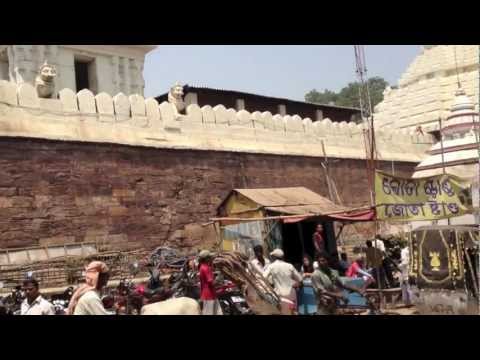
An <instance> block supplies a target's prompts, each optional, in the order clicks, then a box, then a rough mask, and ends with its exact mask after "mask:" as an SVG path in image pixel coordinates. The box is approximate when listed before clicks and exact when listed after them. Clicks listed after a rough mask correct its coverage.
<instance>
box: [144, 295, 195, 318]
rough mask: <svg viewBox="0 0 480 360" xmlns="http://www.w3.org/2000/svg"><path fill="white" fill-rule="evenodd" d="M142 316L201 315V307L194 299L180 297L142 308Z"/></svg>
mask: <svg viewBox="0 0 480 360" xmlns="http://www.w3.org/2000/svg"><path fill="white" fill-rule="evenodd" d="M140 314H141V315H200V314H201V311H200V305H199V303H198V302H197V301H195V300H194V299H191V298H188V297H180V298H173V299H168V300H165V301H160V302H157V303H153V304H148V305H145V306H144V307H142V310H141V313H140Z"/></svg>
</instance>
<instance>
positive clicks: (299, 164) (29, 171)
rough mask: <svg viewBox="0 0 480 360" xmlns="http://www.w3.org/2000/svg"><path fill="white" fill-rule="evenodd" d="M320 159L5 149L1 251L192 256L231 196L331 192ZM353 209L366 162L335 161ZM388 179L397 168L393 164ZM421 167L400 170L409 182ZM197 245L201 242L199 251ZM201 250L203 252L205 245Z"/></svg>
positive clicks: (24, 146)
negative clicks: (65, 246) (165, 251)
mask: <svg viewBox="0 0 480 360" xmlns="http://www.w3.org/2000/svg"><path fill="white" fill-rule="evenodd" d="M320 163H321V159H320V158H308V157H288V156H283V157H282V156H276V155H259V154H258V155H257V154H242V153H228V152H210V151H186V150H185V151H184V150H162V149H152V148H141V147H127V146H119V145H106V144H86V143H73V142H54V141H43V140H28V139H12V138H2V139H0V248H11V247H24V246H35V245H45V244H52V243H63V242H73V241H75V242H84V241H98V242H101V243H105V244H109V245H110V246H111V247H113V248H117V249H118V248H139V247H143V246H148V247H150V246H154V245H158V244H162V243H164V242H165V241H166V240H168V242H169V243H170V244H172V245H176V246H180V247H190V246H192V245H195V241H197V240H192V239H191V238H190V237H188V238H185V236H184V235H185V232H183V230H184V228H185V226H186V225H188V226H190V227H188V226H187V233H188V232H191V231H190V230H192V228H191V226H194V225H192V224H197V225H195V226H198V224H202V223H205V222H207V221H208V219H209V217H211V216H213V215H215V211H216V207H217V206H218V205H219V204H220V202H221V200H222V199H223V198H224V197H225V196H226V195H227V194H228V193H229V191H230V190H231V189H232V188H242V187H252V188H255V187H256V188H259V187H286V186H305V187H307V188H310V189H311V190H313V191H316V192H318V193H320V194H322V195H324V196H328V190H327V187H326V183H325V181H324V178H323V170H322V168H321V165H320ZM330 164H331V173H332V175H333V177H334V178H335V181H336V183H337V187H338V190H339V192H340V194H341V196H342V198H343V199H344V200H345V201H346V202H348V203H349V204H350V205H359V204H362V203H366V202H368V199H369V194H368V190H367V181H366V177H365V161H359V160H340V159H330ZM383 165H385V170H387V171H389V170H390V169H391V163H390V162H388V163H385V164H383ZM414 166H415V164H414V163H396V164H395V171H396V174H397V175H405V176H409V175H410V174H411V173H412V172H413V168H414ZM197 242H198V241H197ZM197 245H198V244H197Z"/></svg>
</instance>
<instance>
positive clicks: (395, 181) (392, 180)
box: [375, 171, 472, 221]
mask: <svg viewBox="0 0 480 360" xmlns="http://www.w3.org/2000/svg"><path fill="white" fill-rule="evenodd" d="M375 204H376V208H377V219H379V220H400V221H419V220H438V219H444V218H449V217H454V216H460V215H463V214H466V213H471V212H472V191H471V184H470V183H469V181H467V180H465V179H461V178H459V177H456V176H453V175H449V174H445V175H438V176H432V177H426V178H419V179H407V178H400V177H395V176H391V175H388V174H386V173H383V172H380V171H377V172H376V174H375Z"/></svg>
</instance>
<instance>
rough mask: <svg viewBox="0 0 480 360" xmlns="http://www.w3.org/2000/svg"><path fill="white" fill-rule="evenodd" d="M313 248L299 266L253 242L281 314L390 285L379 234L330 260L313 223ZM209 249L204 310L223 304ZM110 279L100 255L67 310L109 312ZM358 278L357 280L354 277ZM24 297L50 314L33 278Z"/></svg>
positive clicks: (403, 275) (28, 305)
mask: <svg viewBox="0 0 480 360" xmlns="http://www.w3.org/2000/svg"><path fill="white" fill-rule="evenodd" d="M312 241H313V244H314V248H315V254H316V255H315V261H314V259H312V258H311V257H310V256H309V255H307V254H305V255H304V256H303V261H302V264H301V267H300V269H297V268H295V266H294V265H293V264H291V263H289V262H287V261H285V255H284V252H283V250H281V249H275V250H273V251H272V252H271V253H270V259H269V258H267V257H266V256H265V255H264V248H263V246H262V245H257V246H255V247H254V249H253V252H254V258H253V259H252V260H251V265H252V267H253V268H254V269H255V270H256V272H257V273H258V274H261V275H262V276H263V277H264V278H265V279H266V280H267V281H268V282H269V283H270V284H271V285H272V287H273V289H274V290H275V292H276V293H277V294H278V295H279V297H280V298H281V300H282V313H283V314H291V315H293V314H332V313H333V312H334V311H335V307H336V305H337V304H338V303H339V302H343V303H347V302H348V298H347V296H346V295H345V294H346V292H345V290H348V291H350V292H355V293H358V294H360V295H361V296H363V295H364V294H365V292H366V290H367V288H369V287H371V286H377V287H378V286H379V285H380V286H381V287H382V288H387V287H389V286H390V287H391V286H392V285H393V281H394V280H393V275H392V271H391V267H390V263H389V262H392V263H393V261H392V260H391V259H389V257H388V256H387V255H386V252H385V244H384V243H383V242H382V241H381V239H379V238H376V239H375V240H374V241H367V242H366V251H365V257H364V256H358V257H357V258H356V259H355V260H354V261H352V262H350V261H349V260H348V257H347V254H346V253H344V252H341V253H340V259H339V261H332V258H331V257H330V255H329V254H328V253H327V252H326V246H325V237H324V235H323V227H322V225H318V226H317V228H316V231H315V233H314V234H313V236H312ZM212 259H213V254H212V253H210V252H209V251H208V250H202V251H201V252H200V253H199V254H198V258H197V261H198V263H196V264H195V268H196V269H198V278H199V282H200V301H201V304H202V314H203V315H221V314H222V309H221V306H220V303H219V301H218V299H217V297H216V292H215V275H214V269H213V265H212ZM408 263H409V253H408V247H405V248H404V249H402V250H401V261H400V263H399V264H398V265H397V264H395V263H394V267H396V268H397V269H398V270H399V272H400V278H399V280H400V285H401V287H402V295H403V300H404V303H405V304H406V305H410V304H411V300H410V289H409V285H408ZM345 278H346V279H357V280H359V279H360V280H361V281H360V283H361V284H362V285H361V286H353V285H349V282H348V281H345ZM108 280H109V269H108V267H107V265H106V264H105V263H103V262H100V261H94V262H92V263H90V264H89V265H88V266H87V267H86V271H85V284H83V285H82V286H80V287H79V288H78V289H77V290H76V291H75V292H74V293H73V296H72V298H71V299H70V302H69V306H68V309H67V311H66V312H67V314H68V315H108V314H109V313H108V312H107V310H106V309H105V308H104V305H103V303H102V300H101V297H100V295H101V291H102V289H103V288H104V287H105V286H106V285H107V283H108ZM357 283H358V281H357ZM23 289H24V292H25V300H24V301H23V303H22V304H21V308H20V314H21V315H54V314H55V310H54V306H53V305H52V304H51V303H50V302H49V301H47V300H46V299H45V298H44V297H42V295H41V294H40V291H39V284H38V281H36V280H35V279H33V278H27V279H26V280H25V281H24V282H23Z"/></svg>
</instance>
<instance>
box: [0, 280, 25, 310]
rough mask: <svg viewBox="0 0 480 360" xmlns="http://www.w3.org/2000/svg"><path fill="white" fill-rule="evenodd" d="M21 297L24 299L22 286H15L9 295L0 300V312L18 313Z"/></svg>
mask: <svg viewBox="0 0 480 360" xmlns="http://www.w3.org/2000/svg"><path fill="white" fill-rule="evenodd" d="M23 299H25V293H24V291H23V290H22V286H20V285H19V286H16V287H15V288H14V289H13V290H12V292H11V293H10V294H9V295H7V296H6V297H4V298H3V299H2V300H1V305H0V308H1V310H0V312H1V313H3V314H4V315H20V307H21V306H22V302H23Z"/></svg>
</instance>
